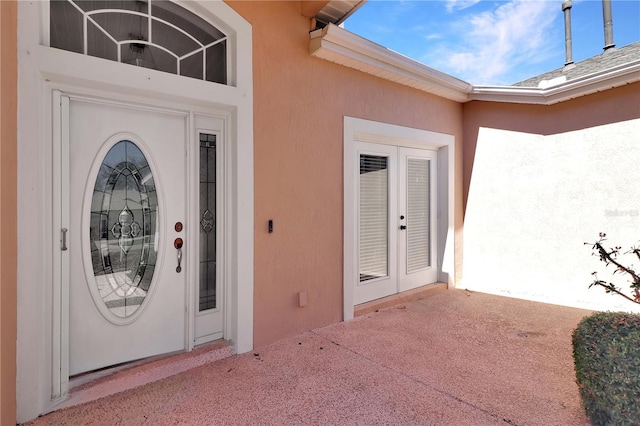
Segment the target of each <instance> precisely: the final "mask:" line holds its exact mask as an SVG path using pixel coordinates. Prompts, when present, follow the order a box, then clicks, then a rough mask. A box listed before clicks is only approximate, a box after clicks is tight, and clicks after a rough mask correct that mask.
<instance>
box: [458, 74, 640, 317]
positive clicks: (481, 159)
mask: <svg viewBox="0 0 640 426" xmlns="http://www.w3.org/2000/svg"><path fill="white" fill-rule="evenodd" d="M639 99H640V84H634V85H628V86H624V87H621V88H618V89H614V90H610V91H608V92H605V93H600V94H596V95H591V96H586V97H583V98H579V99H576V100H573V101H569V102H565V103H562V104H559V105H554V106H547V107H544V106H537V107H534V106H524V105H509V104H494V103H480V102H474V103H471V104H468V105H465V107H464V112H465V116H464V120H465V142H464V143H465V157H464V158H465V164H464V166H465V200H466V210H465V226H464V247H463V250H464V269H463V278H462V286H463V287H465V288H470V289H474V290H478V291H483V292H488V293H496V294H504V295H508V296H513V297H519V298H525V299H531V300H539V301H544V302H550V303H558V304H562V305H568V306H577V307H582V308H589V309H598V310H640V309H638V308H640V307H638V306H636V305H634V304H632V303H631V302H627V301H625V300H623V299H621V298H619V297H613V296H611V295H607V294H606V293H605V292H604V291H603V290H602V289H599V288H592V289H588V286H589V284H590V283H591V281H592V279H593V277H592V276H591V272H593V271H598V272H599V278H600V279H607V280H613V281H614V282H616V283H617V284H618V285H619V286H620V287H623V288H624V289H625V290H628V284H626V283H625V280H624V279H623V277H621V276H615V277H612V275H611V272H612V269H611V268H609V270H608V271H607V270H605V269H604V268H603V264H602V263H601V262H599V261H598V258H597V257H593V256H591V248H590V246H585V245H584V243H585V242H594V241H595V240H596V239H597V238H598V233H599V232H606V233H607V234H608V236H609V238H610V239H609V241H610V244H611V246H616V245H620V246H622V247H623V248H625V250H626V249H629V248H630V247H631V246H632V245H634V244H637V243H638V241H640V232H639V231H640V201H639V200H640V190H639V189H638V182H639V181H640V169H638V167H637V159H638V158H640V102H639ZM635 260H636V261H635V262H634V261H633V259H632V258H630V259H629V262H632V263H635V264H637V259H635Z"/></svg>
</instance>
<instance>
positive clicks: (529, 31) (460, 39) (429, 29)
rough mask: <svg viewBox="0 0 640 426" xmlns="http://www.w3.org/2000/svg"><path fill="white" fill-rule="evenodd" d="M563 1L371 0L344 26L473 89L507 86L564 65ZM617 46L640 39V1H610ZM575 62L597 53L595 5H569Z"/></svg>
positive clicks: (599, 29)
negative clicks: (487, 86)
mask: <svg viewBox="0 0 640 426" xmlns="http://www.w3.org/2000/svg"><path fill="white" fill-rule="evenodd" d="M561 5H562V0H509V1H490V0H388V1H383V0H369V1H368V2H367V3H365V5H364V6H363V7H361V8H360V9H359V10H358V11H357V12H356V13H354V14H353V15H352V16H351V17H350V18H349V19H347V21H346V22H345V25H344V26H345V28H346V29H347V30H349V31H351V32H354V33H356V34H358V35H360V36H362V37H364V38H367V39H369V40H371V41H373V42H375V43H378V44H380V45H382V46H384V47H387V48H389V49H391V50H394V51H396V52H399V53H401V54H403V55H405V56H408V57H410V58H412V59H415V60H417V61H419V62H422V63H423V64H426V65H428V66H430V67H433V68H436V69H438V70H440V71H443V72H446V73H448V74H451V75H453V76H455V77H458V78H460V79H462V80H465V81H467V82H469V83H473V84H478V85H481V84H487V85H509V84H513V83H516V82H518V81H521V80H524V79H527V78H529V77H533V76H535V75H538V74H542V73H544V72H547V71H551V70H554V69H556V68H560V67H562V66H564V63H565V48H564V15H563V13H562V8H561ZM612 10H613V40H614V43H615V44H616V47H622V46H626V45H628V44H630V43H633V42H636V41H638V40H640V0H617V1H616V0H614V1H612ZM571 22H572V38H573V60H574V62H578V61H580V60H583V59H587V58H590V57H592V56H595V55H599V54H600V53H602V48H603V47H604V29H603V28H604V26H603V22H602V2H601V1H600V0H573V7H572V9H571Z"/></svg>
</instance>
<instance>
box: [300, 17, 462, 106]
mask: <svg viewBox="0 0 640 426" xmlns="http://www.w3.org/2000/svg"><path fill="white" fill-rule="evenodd" d="M311 55H313V56H316V57H318V58H322V59H326V60H328V61H331V62H335V63H338V64H340V65H344V66H347V67H349V68H354V69H357V70H359V71H362V72H365V73H368V74H372V75H375V76H377V77H381V78H384V79H386V80H391V81H394V82H396V83H400V84H403V85H405V86H410V87H414V88H416V89H418V90H422V91H424V92H428V93H433V94H435V95H438V96H441V97H443V98H447V99H452V100H455V101H458V102H465V101H466V100H467V94H468V93H469V92H470V91H471V89H472V86H471V85H470V84H469V83H466V82H464V81H462V80H458V79H457V78H455V77H452V76H450V75H448V74H445V73H443V72H441V71H438V70H435V69H433V68H430V67H428V66H426V65H423V64H421V63H419V62H416V61H414V60H412V59H409V58H407V57H406V56H403V55H400V54H399V53H396V52H394V51H392V50H389V49H386V48H384V47H382V46H380V45H378V44H375V43H373V42H371V41H369V40H366V39H364V38H362V37H360V36H357V35H355V34H353V33H351V32H349V31H347V30H344V29H342V28H340V27H338V26H336V25H333V24H329V25H327V26H326V27H324V28H323V29H321V30H317V31H313V32H312V33H311Z"/></svg>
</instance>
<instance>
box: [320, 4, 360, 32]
mask: <svg viewBox="0 0 640 426" xmlns="http://www.w3.org/2000/svg"><path fill="white" fill-rule="evenodd" d="M365 1H366V0H331V1H329V3H327V4H326V5H325V6H324V7H323V8H322V9H321V10H320V12H318V13H317V14H316V17H315V18H316V22H317V25H318V28H323V27H325V26H327V25H328V24H335V25H340V24H341V23H343V22H344V20H345V19H347V18H348V17H349V16H351V14H353V12H355V11H356V10H358V9H359V8H360V6H362V5H363V4H364V3H365Z"/></svg>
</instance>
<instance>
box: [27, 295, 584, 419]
mask: <svg viewBox="0 0 640 426" xmlns="http://www.w3.org/2000/svg"><path fill="white" fill-rule="evenodd" d="M587 314H589V311H584V310H579V309H573V308H566V307H560V306H554V305H546V304H540V303H535V302H527V301H522V300H516V299H509V298H504V297H499V296H491V295H486V294H481V293H471V292H467V291H464V290H437V291H434V292H433V293H432V295H431V296H429V297H428V298H425V299H422V300H419V301H416V302H411V303H405V304H402V305H398V306H395V307H391V308H388V309H384V310H380V311H378V312H372V313H370V314H367V315H364V316H361V317H358V318H356V319H354V320H353V321H350V322H347V323H339V324H335V325H331V326H328V327H325V328H321V329H317V330H313V331H311V332H308V333H304V334H301V335H299V336H296V337H293V338H289V339H285V340H282V341H279V342H276V343H273V344H271V345H267V346H264V347H261V348H257V349H256V350H254V351H253V352H251V353H247V354H243V355H237V356H231V357H228V358H225V359H221V360H216V361H214V362H210V363H205V364H203V365H200V366H198V367H195V368H192V369H190V370H188V371H184V372H181V373H179V374H176V375H173V376H171V377H168V378H165V379H162V380H159V381H156V382H153V383H150V384H147V385H144V386H140V387H137V388H134V389H130V390H127V391H124V392H121V393H118V394H115V395H111V396H108V397H105V398H102V399H99V400H97V401H93V402H89V403H86V404H82V405H78V406H75V407H71V408H66V409H64V410H60V411H56V412H54V413H51V414H48V415H46V416H44V417H41V418H39V419H37V420H35V421H34V422H32V423H31V424H33V425H80V424H82V425H85V424H87V425H89V424H93V425H115V424H120V425H143V424H145V425H176V424H178V425H208V424H222V425H234V424H243V425H244V424H252V425H253V424H257V425H267V424H268V425H274V424H332V425H333V424H349V425H351V424H353V425H377V424H386V425H388V424H408V425H411V424H413V425H492V424H509V425H585V424H588V423H587V420H586V418H585V416H584V414H583V411H582V408H581V406H580V400H579V396H578V389H577V386H576V384H575V379H574V372H573V361H572V358H571V332H572V330H573V328H575V326H576V325H577V323H578V321H579V320H580V319H581V318H582V317H583V316H585V315H587ZM132 370H135V369H132ZM123 374H135V373H134V372H132V373H127V372H126V371H125V372H123Z"/></svg>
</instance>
